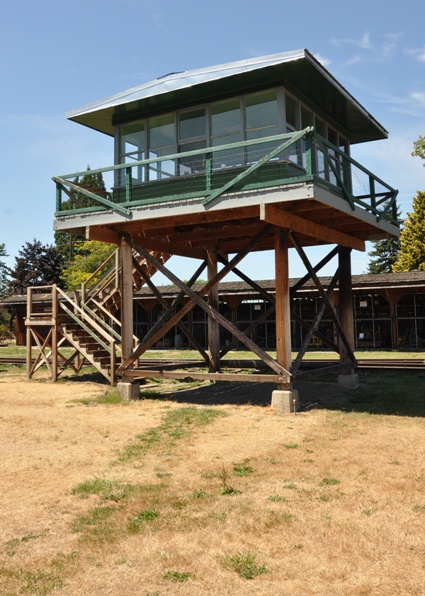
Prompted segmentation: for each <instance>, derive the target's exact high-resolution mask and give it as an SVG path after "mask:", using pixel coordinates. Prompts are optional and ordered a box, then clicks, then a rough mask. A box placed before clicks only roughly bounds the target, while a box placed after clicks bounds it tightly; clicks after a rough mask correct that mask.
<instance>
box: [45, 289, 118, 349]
mask: <svg viewBox="0 0 425 596" xmlns="http://www.w3.org/2000/svg"><path fill="white" fill-rule="evenodd" d="M56 292H57V293H58V294H60V295H61V296H62V297H63V298H65V300H66V301H67V302H69V303H70V304H71V305H72V308H73V309H74V311H75V310H77V311H78V312H79V313H80V315H81V319H79V318H78V316H77V315H76V314H75V312H74V314H73V313H72V312H71V311H70V310H69V309H68V308H67V307H66V306H65V305H64V304H63V303H62V302H60V306H61V308H62V309H63V310H64V311H65V312H67V313H68V314H70V315H71V317H72V318H73V319H74V320H75V321H76V322H77V323H78V324H79V325H80V326H81V327H83V329H85V330H86V331H88V333H90V335H92V336H94V335H95V334H94V333H93V332H92V331H91V330H88V329H86V325H84V321H86V322H87V323H90V325H92V327H94V328H95V329H96V331H97V332H98V333H100V334H101V335H102V336H103V338H104V339H106V340H107V341H108V342H109V343H114V344H115V340H114V338H113V337H112V336H111V335H110V334H109V333H108V332H107V331H106V330H105V329H103V328H102V327H101V326H100V325H98V323H97V322H96V321H95V320H93V319H91V318H90V317H89V315H88V313H86V312H85V311H84V309H83V308H81V307H80V306H79V305H78V304H76V303H75V302H74V301H73V300H71V298H70V297H69V296H68V295H67V294H66V293H65V292H64V291H63V290H61V289H60V288H58V287H57V286H56ZM105 325H106V326H107V327H109V325H107V324H106V323H105ZM95 339H96V341H98V340H99V338H97V337H95ZM99 343H101V345H103V342H101V341H99ZM106 349H107V350H108V351H109V348H106Z"/></svg>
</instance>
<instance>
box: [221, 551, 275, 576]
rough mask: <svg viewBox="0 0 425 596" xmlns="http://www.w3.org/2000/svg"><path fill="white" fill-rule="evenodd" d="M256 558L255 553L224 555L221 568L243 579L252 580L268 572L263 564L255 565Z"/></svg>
mask: <svg viewBox="0 0 425 596" xmlns="http://www.w3.org/2000/svg"><path fill="white" fill-rule="evenodd" d="M256 559H257V556H256V554H255V552H253V551H249V552H247V553H241V552H238V553H237V554H236V555H232V556H231V555H226V556H225V557H223V559H222V564H223V567H225V568H226V569H228V570H229V571H235V572H236V573H237V574H238V575H239V576H240V577H243V578H244V579H254V578H255V577H258V576H259V575H262V574H263V573H267V572H268V571H269V570H268V569H267V567H266V566H265V565H264V563H261V564H259V563H257V560H256Z"/></svg>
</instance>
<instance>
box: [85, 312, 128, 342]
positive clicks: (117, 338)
mask: <svg viewBox="0 0 425 596" xmlns="http://www.w3.org/2000/svg"><path fill="white" fill-rule="evenodd" d="M81 306H82V308H83V309H84V310H85V311H86V312H87V313H88V314H89V315H90V316H91V317H93V319H95V321H97V322H98V323H100V324H101V325H103V326H104V327H106V328H107V330H108V331H109V332H110V334H111V335H112V336H113V337H114V338H115V340H116V341H118V342H119V343H121V335H120V334H119V333H117V332H116V331H115V329H113V328H112V327H111V326H110V325H108V323H107V322H106V321H104V320H103V319H102V318H101V317H99V315H97V314H96V313H95V312H94V311H93V310H91V308H89V307H88V306H87V304H84V303H81ZM105 310H106V309H105Z"/></svg>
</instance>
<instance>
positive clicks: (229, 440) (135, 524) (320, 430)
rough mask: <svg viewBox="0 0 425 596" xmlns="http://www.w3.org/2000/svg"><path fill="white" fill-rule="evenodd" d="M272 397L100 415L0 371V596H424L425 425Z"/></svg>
mask: <svg viewBox="0 0 425 596" xmlns="http://www.w3.org/2000/svg"><path fill="white" fill-rule="evenodd" d="M271 388H272V387H268V386H261V387H258V386H257V385H253V384H251V383H241V384H237V385H230V384H228V383H223V384H216V385H208V386H205V387H201V388H199V387H198V388H192V389H190V390H189V389H187V390H183V391H177V390H174V391H173V392H172V393H170V394H168V395H167V396H165V397H164V396H162V398H161V399H144V400H139V401H137V402H132V403H130V404H122V403H102V401H104V394H105V391H107V387H105V386H104V385H100V384H96V383H91V382H73V381H66V382H61V383H56V384H54V383H51V382H47V381H43V380H41V381H31V382H27V381H24V380H23V378H22V375H20V374H14V373H13V372H10V370H9V372H1V373H0V436H1V438H2V453H1V464H0V466H1V469H0V482H1V485H0V486H1V491H0V594H1V595H2V596H18V595H19V594H55V595H56V594H57V595H58V596H62V595H72V596H74V595H76V596H80V595H81V596H83V595H90V596H97V595H99V596H100V595H105V594H114V595H115V594H119V595H123V596H127V595H136V594H137V595H141V596H163V595H165V594H167V595H168V594H170V595H171V594H184V595H198V594H212V595H215V594H217V595H218V594H220V595H234V594H237V595H239V594H249V595H251V594H254V595H266V594H267V595H286V594H288V595H289V594H291V595H294V594H295V595H300V596H301V595H310V594H326V595H328V594H330V595H344V596H345V595H353V596H354V595H356V596H357V595H360V594H362V595H363V594H365V595H369V594H370V595H379V596H380V595H382V596H384V595H385V596H387V595H388V594H396V595H409V596H410V595H424V594H425V536H424V531H423V530H424V522H425V462H424V458H423V454H424V449H425V421H424V419H423V418H421V417H403V416H386V415H380V416H372V415H369V414H365V413H346V412H343V411H342V410H341V409H337V408H338V404H341V405H342V404H343V403H345V401H346V399H347V393H346V392H344V391H342V390H340V389H339V388H338V387H336V386H335V385H329V384H326V383H320V382H318V383H305V384H304V383H303V384H299V386H298V389H299V391H300V396H301V402H302V406H303V410H302V411H301V412H300V413H298V414H297V415H289V414H285V415H284V414H280V413H278V412H275V411H273V410H272V409H271V408H269V407H268V406H267V405H266V404H268V403H269V401H270V393H271ZM237 404H239V405H237ZM330 405H332V407H333V408H334V409H332V410H331V409H327V406H330ZM335 408H336V409H335ZM204 415H205V416H210V417H209V418H208V419H207V418H205V419H204V418H202V416H204ZM238 470H239V472H238ZM230 489H232V490H230ZM82 497H83V498H82ZM247 553H249V554H251V558H252V557H254V558H255V561H256V563H257V567H255V564H251V571H254V572H255V571H258V577H255V578H254V579H245V578H244V577H241V576H240V575H239V574H238V573H237V570H236V571H235V569H234V568H232V565H231V564H230V563H229V561H231V560H232V559H231V557H237V556H239V557H240V558H243V556H245V555H246V554H247ZM226 557H228V558H227V559H226ZM233 560H235V559H233ZM248 566H249V565H248ZM238 569H239V570H240V567H239V568H238ZM185 574H187V575H185ZM254 575H255V573H254Z"/></svg>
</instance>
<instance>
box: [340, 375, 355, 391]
mask: <svg viewBox="0 0 425 596" xmlns="http://www.w3.org/2000/svg"><path fill="white" fill-rule="evenodd" d="M338 385H339V386H340V387H343V388H344V389H357V388H358V386H359V375H355V374H352V375H338Z"/></svg>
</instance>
